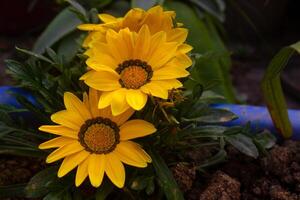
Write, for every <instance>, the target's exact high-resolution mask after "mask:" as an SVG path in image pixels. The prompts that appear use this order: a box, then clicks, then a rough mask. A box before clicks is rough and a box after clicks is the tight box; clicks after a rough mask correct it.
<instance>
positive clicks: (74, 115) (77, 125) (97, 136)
mask: <svg viewBox="0 0 300 200" xmlns="http://www.w3.org/2000/svg"><path fill="white" fill-rule="evenodd" d="M98 99H99V95H98V93H97V91H95V90H91V91H90V93H89V96H88V95H86V94H85V95H84V99H83V102H82V101H80V100H79V99H78V98H77V97H76V96H75V95H73V94H72V93H68V92H67V93H65V95H64V103H65V106H66V110H63V111H59V112H57V113H55V114H53V115H52V116H51V120H52V121H53V122H55V123H57V124H59V125H45V126H41V127H40V128H39V130H41V131H44V132H48V133H52V134H56V135H59V137H57V138H55V139H52V140H50V141H47V142H45V143H42V144H41V145H40V146H39V148H40V149H49V148H57V147H58V149H56V150H55V151H53V152H52V153H51V154H50V155H49V156H48V157H47V160H46V162H47V163H52V162H55V161H57V160H60V159H62V158H64V160H63V162H62V164H61V166H60V168H59V171H58V177H62V176H65V175H66V174H67V173H69V172H70V171H71V170H73V169H74V168H75V167H77V166H78V168H77V173H76V179H75V184H76V186H79V185H81V183H82V182H83V181H84V180H85V178H86V177H87V176H89V179H90V182H91V184H92V185H93V186H94V187H98V186H100V185H101V183H102V180H103V176H104V172H105V173H106V175H107V176H108V178H109V179H110V180H111V181H112V182H113V183H114V184H115V185H116V186H117V187H119V188H122V187H123V186H124V182H125V169H124V166H123V163H126V164H128V165H132V166H135V167H146V166H147V163H150V162H151V158H150V156H149V155H148V154H147V153H146V152H145V151H144V150H143V149H142V148H141V146H140V145H138V144H137V143H135V142H132V141H129V140H130V139H134V138H138V137H143V136H146V135H149V134H152V133H154V132H155V131H156V129H155V127H154V126H153V125H152V124H151V123H149V122H146V121H144V120H138V119H136V120H130V121H127V120H128V119H129V117H130V116H131V115H132V114H133V110H127V111H126V112H124V113H123V114H122V115H119V116H112V114H111V110H110V109H109V108H106V109H98V108H97V103H98Z"/></svg>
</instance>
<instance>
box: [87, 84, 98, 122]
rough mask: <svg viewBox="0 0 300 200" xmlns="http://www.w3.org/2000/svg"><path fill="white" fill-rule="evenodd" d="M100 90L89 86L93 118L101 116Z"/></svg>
mask: <svg viewBox="0 0 300 200" xmlns="http://www.w3.org/2000/svg"><path fill="white" fill-rule="evenodd" d="M99 98H100V97H99V92H98V91H97V90H95V89H93V88H89V105H90V106H89V107H90V110H91V113H92V116H93V118H96V117H99V114H100V111H99V109H98V102H99Z"/></svg>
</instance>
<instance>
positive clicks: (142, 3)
mask: <svg viewBox="0 0 300 200" xmlns="http://www.w3.org/2000/svg"><path fill="white" fill-rule="evenodd" d="M156 3H157V0H131V7H132V8H143V9H145V10H148V9H149V8H151V7H152V6H154V5H155V4H156Z"/></svg>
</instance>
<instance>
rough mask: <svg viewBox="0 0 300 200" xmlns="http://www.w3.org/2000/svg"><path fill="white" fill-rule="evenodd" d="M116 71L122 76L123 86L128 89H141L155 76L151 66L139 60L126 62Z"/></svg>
mask: <svg viewBox="0 0 300 200" xmlns="http://www.w3.org/2000/svg"><path fill="white" fill-rule="evenodd" d="M116 71H117V72H118V73H119V74H120V75H121V78H120V80H119V82H120V84H121V86H122V87H124V88H127V89H139V88H140V87H142V86H143V85H145V84H146V83H148V82H149V81H150V79H151V78H152V75H153V71H152V68H151V66H150V65H148V64H147V62H143V61H141V60H139V59H136V60H126V61H124V62H123V63H122V64H119V66H118V68H117V69H116Z"/></svg>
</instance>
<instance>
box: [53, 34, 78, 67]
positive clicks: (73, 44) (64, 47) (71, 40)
mask: <svg viewBox="0 0 300 200" xmlns="http://www.w3.org/2000/svg"><path fill="white" fill-rule="evenodd" d="M82 36H83V34H82V33H80V32H77V31H74V32H73V33H71V34H69V35H67V36H66V37H64V39H63V40H61V42H59V44H58V49H57V55H58V56H60V57H62V58H63V60H64V63H70V62H71V61H72V59H73V58H74V57H75V56H76V54H77V52H78V50H79V49H80V47H81V44H82V41H83V39H84V37H82Z"/></svg>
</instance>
